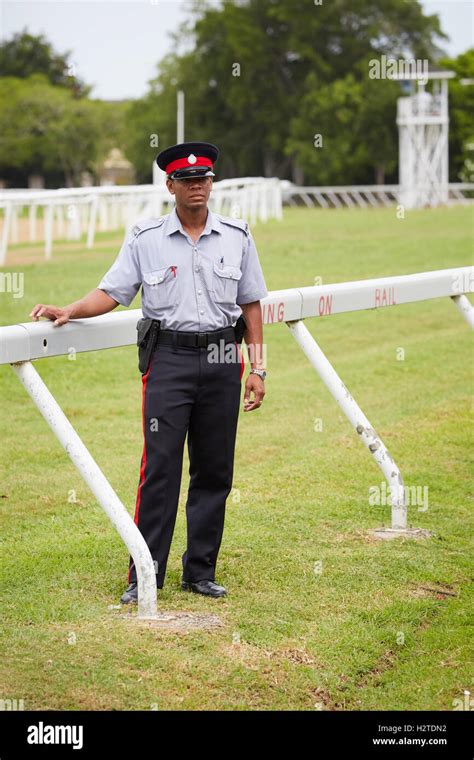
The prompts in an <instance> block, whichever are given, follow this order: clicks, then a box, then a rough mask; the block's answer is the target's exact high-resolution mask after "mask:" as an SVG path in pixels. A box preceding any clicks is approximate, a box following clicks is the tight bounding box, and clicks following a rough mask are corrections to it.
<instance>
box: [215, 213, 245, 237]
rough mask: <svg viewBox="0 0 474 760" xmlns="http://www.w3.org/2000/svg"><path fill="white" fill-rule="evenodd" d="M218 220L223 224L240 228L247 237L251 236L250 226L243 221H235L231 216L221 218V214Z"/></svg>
mask: <svg viewBox="0 0 474 760" xmlns="http://www.w3.org/2000/svg"><path fill="white" fill-rule="evenodd" d="M217 218H218V219H219V221H220V222H223V223H224V224H230V225H231V226H232V227H238V228H239V230H242V231H243V232H245V234H246V235H248V234H249V226H248V224H247V222H246V221H244V220H243V219H234V218H233V217H231V216H221V215H220V214H218V215H217Z"/></svg>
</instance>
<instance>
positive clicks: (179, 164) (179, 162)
mask: <svg viewBox="0 0 474 760" xmlns="http://www.w3.org/2000/svg"><path fill="white" fill-rule="evenodd" d="M195 166H209V167H210V168H211V169H212V161H211V159H210V158H206V156H196V160H195V161H194V162H193V163H192V164H190V163H189V160H188V157H187V156H186V158H177V159H176V161H171V163H170V164H167V166H166V169H165V171H166V174H171V173H172V172H174V171H176V169H193V168H194V167H195Z"/></svg>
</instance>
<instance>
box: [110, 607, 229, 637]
mask: <svg viewBox="0 0 474 760" xmlns="http://www.w3.org/2000/svg"><path fill="white" fill-rule="evenodd" d="M120 617H121V619H122V620H127V621H128V622H130V624H132V625H136V626H140V627H142V628H147V629H148V630H152V631H160V632H162V633H190V632H191V631H197V630H200V631H202V630H204V631H214V630H216V629H219V628H222V626H223V623H222V620H221V619H220V618H219V617H218V616H217V615H212V614H209V613H201V612H181V611H176V612H175V611H167V610H161V611H160V612H159V613H158V615H157V616H156V618H154V619H152V620H146V619H143V618H139V617H138V616H137V615H133V614H127V615H123V616H120Z"/></svg>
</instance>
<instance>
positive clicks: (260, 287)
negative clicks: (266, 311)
mask: <svg viewBox="0 0 474 760" xmlns="http://www.w3.org/2000/svg"><path fill="white" fill-rule="evenodd" d="M241 269H242V277H241V278H240V280H239V288H238V291H237V304H238V305H239V306H240V305H241V304H245V303H252V302H253V301H260V300H261V299H262V298H265V297H266V296H268V290H267V286H266V284H265V278H264V276H263V272H262V267H261V266H260V261H259V258H258V253H257V249H256V247H255V242H254V239H253V237H252V234H251V233H250V231H249V232H248V233H247V234H246V235H245V243H244V250H243V253H242V265H241Z"/></svg>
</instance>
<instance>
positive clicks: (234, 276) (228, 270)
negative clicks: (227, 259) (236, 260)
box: [214, 264, 242, 280]
mask: <svg viewBox="0 0 474 760" xmlns="http://www.w3.org/2000/svg"><path fill="white" fill-rule="evenodd" d="M214 273H215V274H217V275H218V276H219V277H225V278H226V279H228V280H240V278H241V277H242V272H241V270H240V269H239V267H234V266H231V264H226V265H225V266H223V267H222V268H221V266H220V265H219V264H214Z"/></svg>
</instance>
